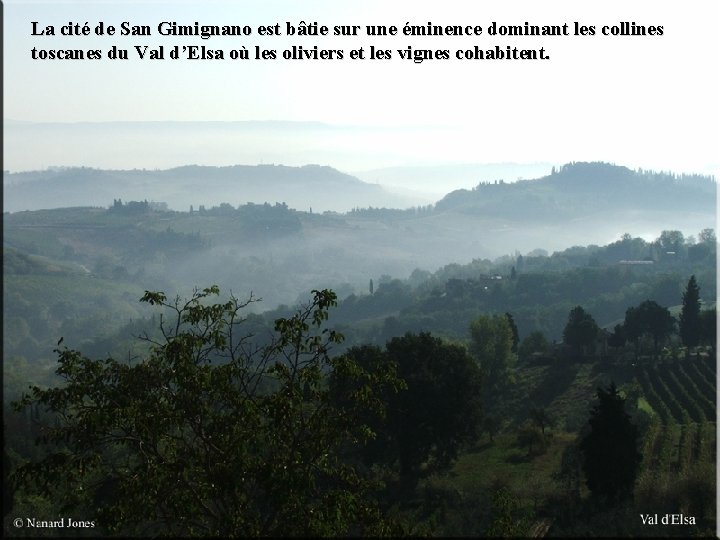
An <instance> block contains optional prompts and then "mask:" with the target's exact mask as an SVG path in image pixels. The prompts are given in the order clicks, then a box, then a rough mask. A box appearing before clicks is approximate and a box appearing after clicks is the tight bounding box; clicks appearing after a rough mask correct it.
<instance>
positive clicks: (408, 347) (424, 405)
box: [385, 333, 481, 487]
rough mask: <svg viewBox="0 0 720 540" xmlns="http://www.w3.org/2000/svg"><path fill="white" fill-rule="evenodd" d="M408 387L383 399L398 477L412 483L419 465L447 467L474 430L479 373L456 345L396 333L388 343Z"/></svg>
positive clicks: (477, 424)
mask: <svg viewBox="0 0 720 540" xmlns="http://www.w3.org/2000/svg"><path fill="white" fill-rule="evenodd" d="M386 351H387V355H388V357H389V358H390V359H391V360H392V361H393V362H394V364H395V365H396V366H397V374H398V376H399V377H400V378H401V379H402V380H404V381H405V383H406V384H407V390H406V391H401V392H398V393H396V394H391V395H390V396H388V399H387V423H386V428H385V429H387V433H386V436H387V437H388V439H389V440H390V441H391V443H392V444H391V446H390V448H392V449H393V450H392V451H393V453H394V454H395V455H394V456H392V458H393V461H395V462H397V464H398V465H399V472H400V476H401V479H402V480H403V482H404V483H405V484H406V485H407V486H408V487H413V486H414V485H415V484H416V482H417V480H418V478H419V477H420V476H421V474H422V473H423V471H422V470H421V468H423V467H424V472H431V471H434V470H443V469H447V468H448V467H449V466H450V465H451V463H452V462H453V460H455V459H456V458H457V454H458V451H459V450H460V448H461V447H462V446H463V445H464V444H465V443H467V442H469V441H472V440H473V439H474V438H475V437H476V436H477V434H478V429H479V427H480V419H481V405H480V389H481V376H480V370H479V369H478V367H477V365H476V363H475V362H474V361H473V359H472V358H471V357H470V356H469V355H468V354H467V352H466V351H465V349H464V348H463V347H461V346H459V345H454V344H449V343H445V342H444V341H442V340H441V339H439V338H436V337H433V336H431V335H430V334H429V333H420V334H410V333H407V334H405V336H403V337H396V338H393V339H392V340H390V341H389V342H388V343H387V345H386Z"/></svg>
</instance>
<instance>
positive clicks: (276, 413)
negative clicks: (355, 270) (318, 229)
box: [16, 286, 393, 536]
mask: <svg viewBox="0 0 720 540" xmlns="http://www.w3.org/2000/svg"><path fill="white" fill-rule="evenodd" d="M218 294H219V289H218V288H217V287H215V286H213V287H209V288H206V289H203V290H202V291H198V290H196V291H195V292H194V293H193V295H192V297H191V298H190V299H188V300H181V299H180V298H176V299H175V300H174V301H168V299H167V298H166V296H165V295H164V294H163V293H160V292H146V293H145V295H144V296H143V298H142V301H143V302H147V303H149V304H151V305H157V306H159V307H160V308H161V309H162V310H163V311H164V314H166V315H167V318H166V317H162V318H161V322H160V336H161V337H159V338H158V339H153V338H150V337H147V336H145V339H146V340H147V341H148V344H149V350H148V352H147V353H146V355H145V356H144V358H142V359H139V360H137V359H136V360H129V361H126V362H120V361H117V360H114V359H112V358H108V359H106V360H91V359H89V358H86V357H84V356H82V355H81V353H80V352H78V351H74V350H69V349H67V348H66V349H64V350H57V351H56V352H57V353H58V360H59V367H58V369H57V373H58V375H59V376H60V377H62V378H63V379H64V382H65V384H63V385H62V386H60V387H57V388H49V389H45V390H44V389H41V388H38V387H34V388H33V389H32V393H31V395H29V396H26V397H25V398H23V400H22V402H21V403H20V404H19V407H27V406H35V405H38V404H40V405H41V406H44V407H45V408H46V409H47V410H48V411H50V412H52V413H54V414H55V416H56V419H57V420H56V422H55V423H54V424H53V423H52V422H51V423H50V425H47V426H46V427H45V431H44V434H43V441H45V442H46V443H47V445H48V446H47V448H48V453H47V455H46V457H44V458H43V459H41V460H39V461H37V462H31V463H27V464H25V465H23V466H21V467H20V468H19V469H18V471H17V474H16V478H17V480H18V481H19V482H21V483H22V485H24V487H25V488H26V489H28V490H32V489H39V490H40V492H41V493H42V494H44V495H46V496H48V497H53V496H55V497H59V498H57V499H56V500H59V501H61V502H62V504H61V506H62V509H61V510H62V511H63V512H66V511H75V512H78V510H77V509H78V508H80V509H82V508H91V509H92V512H93V514H94V515H96V516H97V519H98V521H99V522H100V523H102V524H103V525H104V526H105V527H107V532H109V533H117V534H150V535H158V534H169V535H179V536H191V535H210V536H260V535H278V536H279V535H331V534H348V533H349V532H351V531H352V532H355V533H360V534H363V533H368V534H379V533H382V532H386V531H387V529H386V524H387V522H386V521H385V520H384V518H383V517H382V515H381V514H380V511H379V509H378V506H377V503H376V502H375V501H374V499H373V497H372V495H371V491H372V490H373V489H374V483H373V482H372V479H371V478H370V477H368V476H365V475H363V474H361V473H360V472H359V470H358V469H356V468H355V467H354V466H352V464H349V463H347V462H346V461H344V460H343V459H342V450H343V449H345V448H346V447H347V446H348V445H350V446H351V445H362V444H363V442H364V441H365V440H367V439H368V438H370V437H372V432H371V431H370V429H369V428H368V426H367V425H365V424H363V423H362V422H361V421H358V417H357V416H356V415H355V414H349V413H348V411H349V409H347V408H340V407H337V406H335V405H334V404H333V402H332V400H331V399H330V396H329V392H328V389H327V384H326V377H325V374H326V373H328V372H330V373H338V374H341V375H342V376H344V377H352V378H355V379H356V380H357V381H358V386H359V387H360V388H362V391H361V392H357V393H355V394H353V395H352V396H350V399H351V400H352V401H353V402H354V403H355V410H364V409H366V408H367V409H371V410H378V409H379V408H380V402H379V401H378V400H377V399H376V395H375V393H374V390H373V389H374V388H375V387H378V386H379V387H382V386H383V385H384V384H386V383H389V384H391V383H392V382H393V381H392V380H391V379H392V377H391V376H388V377H385V375H383V374H381V373H380V374H378V373H376V374H370V373H368V372H366V371H365V370H362V369H361V368H359V367H358V366H357V364H354V363H353V362H352V361H351V360H350V359H349V358H348V357H339V358H335V359H333V358H331V357H330V356H329V352H330V350H331V348H332V347H333V346H334V345H336V344H338V343H340V341H341V340H342V336H341V335H340V334H338V333H336V332H335V331H332V330H330V329H328V328H325V327H324V324H325V320H326V319H327V317H328V310H329V308H330V307H331V306H333V305H335V302H336V298H335V294H334V293H333V292H331V291H328V290H323V291H314V293H313V294H314V296H313V299H312V301H311V302H310V303H309V304H307V305H306V306H304V307H303V308H301V309H300V310H298V311H297V312H296V313H295V315H294V316H292V317H289V318H280V319H277V320H276V321H275V330H276V335H275V338H274V339H273V340H272V342H271V343H270V344H268V345H265V346H254V345H253V344H252V343H251V341H249V339H248V338H247V336H246V335H244V334H243V333H242V326H241V323H242V322H243V318H242V317H241V311H242V309H243V308H244V307H246V306H247V304H248V303H249V301H248V302H240V301H238V300H237V299H236V298H234V297H231V298H230V299H229V300H228V301H227V302H224V303H215V304H209V305H207V304H206V303H205V302H206V299H208V297H211V296H214V295H218ZM73 509H74V510H73ZM63 515H64V514H63ZM77 515H80V514H77Z"/></svg>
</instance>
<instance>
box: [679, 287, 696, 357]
mask: <svg viewBox="0 0 720 540" xmlns="http://www.w3.org/2000/svg"><path fill="white" fill-rule="evenodd" d="M700 331H701V329H700V287H698V284H697V281H696V280H695V276H694V275H693V276H690V280H689V281H688V284H687V288H686V289H685V292H684V293H683V303H682V311H681V312H680V338H681V339H682V342H683V345H685V346H686V347H695V346H697V345H698V343H700Z"/></svg>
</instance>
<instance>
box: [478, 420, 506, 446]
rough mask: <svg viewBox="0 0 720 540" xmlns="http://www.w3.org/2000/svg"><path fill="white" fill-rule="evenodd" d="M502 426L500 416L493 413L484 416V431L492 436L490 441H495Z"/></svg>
mask: <svg viewBox="0 0 720 540" xmlns="http://www.w3.org/2000/svg"><path fill="white" fill-rule="evenodd" d="M501 427H502V422H501V421H500V418H499V417H498V416H496V415H493V414H486V415H485V416H484V417H483V421H482V430H483V432H485V433H487V434H488V436H489V437H490V442H493V441H494V438H495V435H497V434H498V432H499V431H500V428H501Z"/></svg>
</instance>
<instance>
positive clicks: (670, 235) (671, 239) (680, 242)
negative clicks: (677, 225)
mask: <svg viewBox="0 0 720 540" xmlns="http://www.w3.org/2000/svg"><path fill="white" fill-rule="evenodd" d="M656 243H657V245H658V247H659V249H660V251H661V254H662V255H661V257H663V258H664V256H665V255H667V254H668V253H674V254H675V255H676V256H679V255H680V254H681V250H682V248H683V246H684V244H685V237H684V236H683V233H682V231H662V232H661V233H660V237H659V238H658V239H657V240H656Z"/></svg>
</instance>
